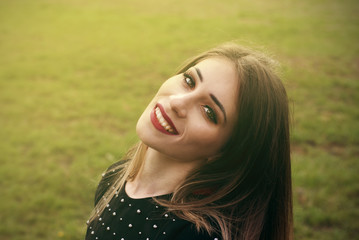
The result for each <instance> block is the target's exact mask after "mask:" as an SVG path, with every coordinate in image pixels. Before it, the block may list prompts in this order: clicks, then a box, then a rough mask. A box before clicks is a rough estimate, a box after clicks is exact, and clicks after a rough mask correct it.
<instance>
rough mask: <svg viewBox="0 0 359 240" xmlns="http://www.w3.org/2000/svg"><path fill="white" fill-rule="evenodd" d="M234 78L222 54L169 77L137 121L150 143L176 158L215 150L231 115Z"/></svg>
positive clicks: (233, 117)
mask: <svg viewBox="0 0 359 240" xmlns="http://www.w3.org/2000/svg"><path fill="white" fill-rule="evenodd" d="M238 88H239V81H238V75H237V72H236V68H235V66H234V64H233V63H232V62H230V61H229V60H227V59H225V58H219V57H216V58H208V59H205V60H203V61H201V62H199V63H198V64H197V65H195V66H194V67H191V68H190V69H188V70H187V71H186V72H185V73H184V74H179V75H176V76H173V77H171V78H170V79H168V80H167V81H166V82H164V83H163V85H162V86H161V87H160V89H159V90H158V92H157V94H156V96H155V97H154V98H153V99H152V101H151V102H150V104H149V105H148V106H147V108H146V109H145V111H144V112H143V114H142V115H141V117H140V119H139V120H138V122H137V127H136V131H137V134H138V136H139V138H140V139H141V140H142V141H143V142H144V143H145V144H146V145H147V146H149V147H151V148H153V149H155V150H157V151H159V152H160V153H162V154H164V155H167V156H169V157H171V158H175V159H178V160H181V161H193V160H204V159H206V158H209V157H212V156H214V155H216V154H218V153H219V152H220V149H221V148H222V146H223V145H224V144H225V143H226V141H227V140H228V138H229V136H230V135H231V131H232V129H233V127H234V124H235V121H236V112H237V104H236V102H237V99H238Z"/></svg>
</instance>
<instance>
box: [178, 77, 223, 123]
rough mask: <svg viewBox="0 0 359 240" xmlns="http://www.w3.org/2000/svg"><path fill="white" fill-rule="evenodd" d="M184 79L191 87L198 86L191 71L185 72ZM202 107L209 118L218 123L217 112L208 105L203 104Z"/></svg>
mask: <svg viewBox="0 0 359 240" xmlns="http://www.w3.org/2000/svg"><path fill="white" fill-rule="evenodd" d="M183 80H184V82H185V84H186V85H187V86H188V87H189V88H190V89H193V88H195V87H196V81H195V80H194V78H193V77H192V76H191V74H190V73H187V72H185V73H183ZM202 107H203V109H204V112H205V114H206V116H207V118H208V119H209V120H210V121H211V122H213V123H214V124H217V123H218V121H217V115H216V112H215V111H214V110H213V109H212V108H211V107H210V106H208V105H203V106H202Z"/></svg>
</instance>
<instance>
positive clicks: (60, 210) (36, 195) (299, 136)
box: [0, 0, 359, 240]
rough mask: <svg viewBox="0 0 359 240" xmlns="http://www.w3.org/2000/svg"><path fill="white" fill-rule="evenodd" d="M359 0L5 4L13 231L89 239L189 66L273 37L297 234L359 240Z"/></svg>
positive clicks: (3, 147)
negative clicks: (109, 183) (102, 186)
mask: <svg viewBox="0 0 359 240" xmlns="http://www.w3.org/2000/svg"><path fill="white" fill-rule="evenodd" d="M358 12H359V3H358V1H356V0H342V1H340V0H314V1H313V0H301V1H300V0H286V1H284V0H282V1H280V0H267V1H265V0H257V1H250V0H224V1H215V0H182V1H174V0H148V1H139V0H121V1H115V0H102V1H96V0H86V1H85V0H58V1H50V0H2V1H0V163H1V167H0V184H1V185H0V196H1V197H0V219H1V222H2V224H1V225H0V239H2V240H8V239H11V240H16V239H24V240H25V239H31V240H32V239H83V237H84V233H85V222H86V220H87V217H88V216H89V213H90V211H91V209H92V205H93V196H94V191H95V188H96V186H97V182H98V180H99V178H100V174H101V173H102V171H104V170H105V169H106V168H107V166H109V165H110V164H111V163H112V162H114V161H116V160H117V159H119V158H120V157H121V156H122V155H123V154H124V153H125V151H126V150H127V149H128V147H129V146H131V145H132V144H133V143H135V142H136V141H137V137H136V134H135V124H136V121H137V118H138V117H139V116H140V114H141V113H142V110H143V109H144V108H145V106H146V105H147V103H148V102H149V100H150V99H151V98H152V96H153V95H154V93H155V92H156V91H157V89H158V87H159V86H160V84H161V83H162V82H163V81H164V80H166V79H167V78H168V77H169V76H171V75H172V74H173V73H174V72H175V70H176V69H177V67H178V66H179V64H180V63H182V61H183V60H185V59H187V58H188V57H190V56H193V55H194V54H197V53H199V52H202V51H204V50H207V49H208V48H210V47H213V46H215V45H217V44H219V43H222V42H226V41H231V40H238V42H240V43H243V44H245V45H249V46H259V47H262V46H265V47H264V48H263V49H266V50H269V51H270V52H272V53H275V55H276V58H277V59H278V60H279V61H281V62H282V64H283V78H284V81H285V84H286V86H287V89H288V93H289V97H290V99H291V105H292V112H293V116H292V118H293V127H292V128H293V130H292V145H293V154H292V156H293V185H294V190H293V191H294V214H295V215H294V219H295V238H296V239H312V240H318V239H319V240H320V239H323V240H324V239H325V240H328V239H329V240H331V239H333V240H334V239H359V238H358V236H359V225H358V222H359V177H358V172H359V163H358V160H359V159H358V156H359V148H358V146H359V125H358V119H359V110H358V100H359V94H358V93H359V91H358V90H359V82H358V80H359V79H358V76H359V44H358V36H359V28H358V23H359V21H358V19H359V17H358Z"/></svg>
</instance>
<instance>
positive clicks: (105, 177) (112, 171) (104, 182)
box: [95, 159, 129, 206]
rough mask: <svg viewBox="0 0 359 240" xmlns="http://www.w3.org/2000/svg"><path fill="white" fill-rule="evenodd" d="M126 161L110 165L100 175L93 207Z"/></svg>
mask: <svg viewBox="0 0 359 240" xmlns="http://www.w3.org/2000/svg"><path fill="white" fill-rule="evenodd" d="M128 161H129V160H128V159H125V160H120V161H118V162H115V163H113V164H111V165H110V166H109V167H108V168H107V170H106V171H105V172H104V173H103V174H102V178H101V180H100V182H99V184H98V186H97V189H96V193H95V206H96V204H97V203H98V201H99V200H100V199H101V197H102V196H103V195H104V194H105V192H106V191H107V190H108V188H109V187H110V186H111V184H112V183H113V181H115V179H116V176H117V173H118V172H119V171H121V170H122V169H123V168H124V165H125V164H126V162H128Z"/></svg>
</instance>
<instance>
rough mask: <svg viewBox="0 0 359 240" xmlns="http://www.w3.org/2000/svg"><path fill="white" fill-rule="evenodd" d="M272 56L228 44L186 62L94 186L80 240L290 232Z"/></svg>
mask: <svg viewBox="0 0 359 240" xmlns="http://www.w3.org/2000/svg"><path fill="white" fill-rule="evenodd" d="M274 63H275V62H274V61H273V60H271V59H269V58H267V57H265V56H264V55H263V54H260V53H257V52H254V51H252V50H249V49H247V48H244V47H241V46H238V45H235V44H226V45H222V46H219V47H217V48H214V49H211V50H209V51H207V52H204V53H202V54H200V55H198V56H196V57H194V58H193V59H191V60H190V61H188V62H187V63H186V64H185V65H184V66H183V67H182V68H181V69H180V70H179V71H178V74H177V75H175V76H173V77H171V78H169V79H168V80H167V81H166V82H164V83H163V85H162V86H161V87H160V89H159V90H158V93H157V94H156V96H155V97H154V98H153V100H152V101H151V102H150V104H149V105H148V107H147V108H146V109H145V111H144V112H143V114H142V115H141V117H140V119H139V120H138V123H137V127H136V130H137V134H138V136H139V138H140V140H141V141H140V143H139V144H138V145H136V146H135V147H134V148H133V149H132V150H131V151H129V153H128V154H127V156H126V157H125V158H124V160H121V161H120V162H118V163H115V164H114V165H112V166H111V167H110V168H109V169H108V170H107V172H106V173H105V174H104V175H103V178H102V180H101V182H100V184H99V186H98V189H97V191H96V196H95V209H94V211H93V213H92V216H91V217H90V219H89V221H88V222H87V223H88V228H87V234H86V239H88V240H89V239H119V240H135V239H144V240H155V239H168V240H191V239H196V240H197V239H198V240H207V239H211V240H214V239H218V240H219V239H223V240H230V239H234V240H237V239H238V240H240V239H243V240H254V239H274V240H287V239H291V237H292V190H291V166H290V143H289V120H288V119H289V117H288V115H289V112H288V100H287V96H286V91H285V89H284V87H283V84H282V83H281V81H280V79H279V78H278V76H277V75H276V74H275V71H274V69H273V67H274V66H273V65H274Z"/></svg>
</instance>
